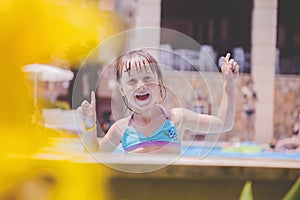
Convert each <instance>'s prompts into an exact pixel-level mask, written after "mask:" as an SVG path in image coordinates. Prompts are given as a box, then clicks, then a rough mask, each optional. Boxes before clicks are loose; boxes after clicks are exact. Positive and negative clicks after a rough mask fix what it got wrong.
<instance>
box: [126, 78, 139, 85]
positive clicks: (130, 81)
mask: <svg viewBox="0 0 300 200" xmlns="http://www.w3.org/2000/svg"><path fill="white" fill-rule="evenodd" d="M136 82H137V79H136V78H130V79H128V80H127V83H128V84H129V85H134V84H135V83H136Z"/></svg>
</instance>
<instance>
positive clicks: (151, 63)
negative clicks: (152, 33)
mask: <svg viewBox="0 0 300 200" xmlns="http://www.w3.org/2000/svg"><path fill="white" fill-rule="evenodd" d="M115 66H116V76H117V81H118V82H119V83H120V79H121V77H122V75H123V73H125V72H126V73H129V75H130V71H131V69H133V68H137V69H139V70H140V71H141V72H142V71H143V70H145V71H146V67H150V69H151V71H152V72H153V73H156V75H157V78H158V83H159V86H160V95H161V98H162V101H163V100H164V99H165V98H166V95H167V94H166V88H165V85H164V82H163V75H162V71H161V69H160V66H159V63H158V62H157V60H156V59H155V58H154V57H153V56H152V55H151V54H150V53H148V52H147V51H145V50H142V49H138V50H132V51H129V52H126V53H124V54H122V55H121V56H119V57H118V58H117V60H116V64H115ZM123 101H124V103H125V105H126V107H127V108H129V107H128V101H127V99H126V97H123ZM129 109H130V108H129ZM130 110H131V109H130Z"/></svg>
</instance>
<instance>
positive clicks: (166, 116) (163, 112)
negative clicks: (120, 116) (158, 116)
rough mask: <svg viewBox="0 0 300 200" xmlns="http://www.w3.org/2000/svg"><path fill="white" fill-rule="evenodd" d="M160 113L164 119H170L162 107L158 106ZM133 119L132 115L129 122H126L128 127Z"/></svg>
mask: <svg viewBox="0 0 300 200" xmlns="http://www.w3.org/2000/svg"><path fill="white" fill-rule="evenodd" d="M159 109H160V111H161V112H162V114H163V115H164V116H165V118H166V119H170V116H169V115H168V113H167V111H166V110H165V109H163V108H162V107H160V106H159ZM133 117H134V113H132V115H131V116H130V119H129V122H128V126H130V124H131V123H132V120H133Z"/></svg>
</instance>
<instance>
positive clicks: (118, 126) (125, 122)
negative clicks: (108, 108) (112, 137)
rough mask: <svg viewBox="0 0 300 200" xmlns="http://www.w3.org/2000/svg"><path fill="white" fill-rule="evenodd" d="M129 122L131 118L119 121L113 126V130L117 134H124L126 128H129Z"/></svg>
mask: <svg viewBox="0 0 300 200" xmlns="http://www.w3.org/2000/svg"><path fill="white" fill-rule="evenodd" d="M129 120H130V117H125V118H122V119H119V120H117V121H116V122H115V123H114V124H113V125H112V126H111V129H113V130H114V131H115V132H118V133H123V132H124V130H125V128H126V127H127V126H128V123H129Z"/></svg>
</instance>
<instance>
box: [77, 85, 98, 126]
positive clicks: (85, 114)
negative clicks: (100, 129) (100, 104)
mask: <svg viewBox="0 0 300 200" xmlns="http://www.w3.org/2000/svg"><path fill="white" fill-rule="evenodd" d="M77 111H78V112H79V113H80V115H81V119H82V121H83V123H84V126H85V128H92V127H94V126H95V125H96V97H95V92H94V91H92V92H91V103H89V102H88V101H86V100H84V101H83V102H82V104H81V106H79V107H78V108H77Z"/></svg>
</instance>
